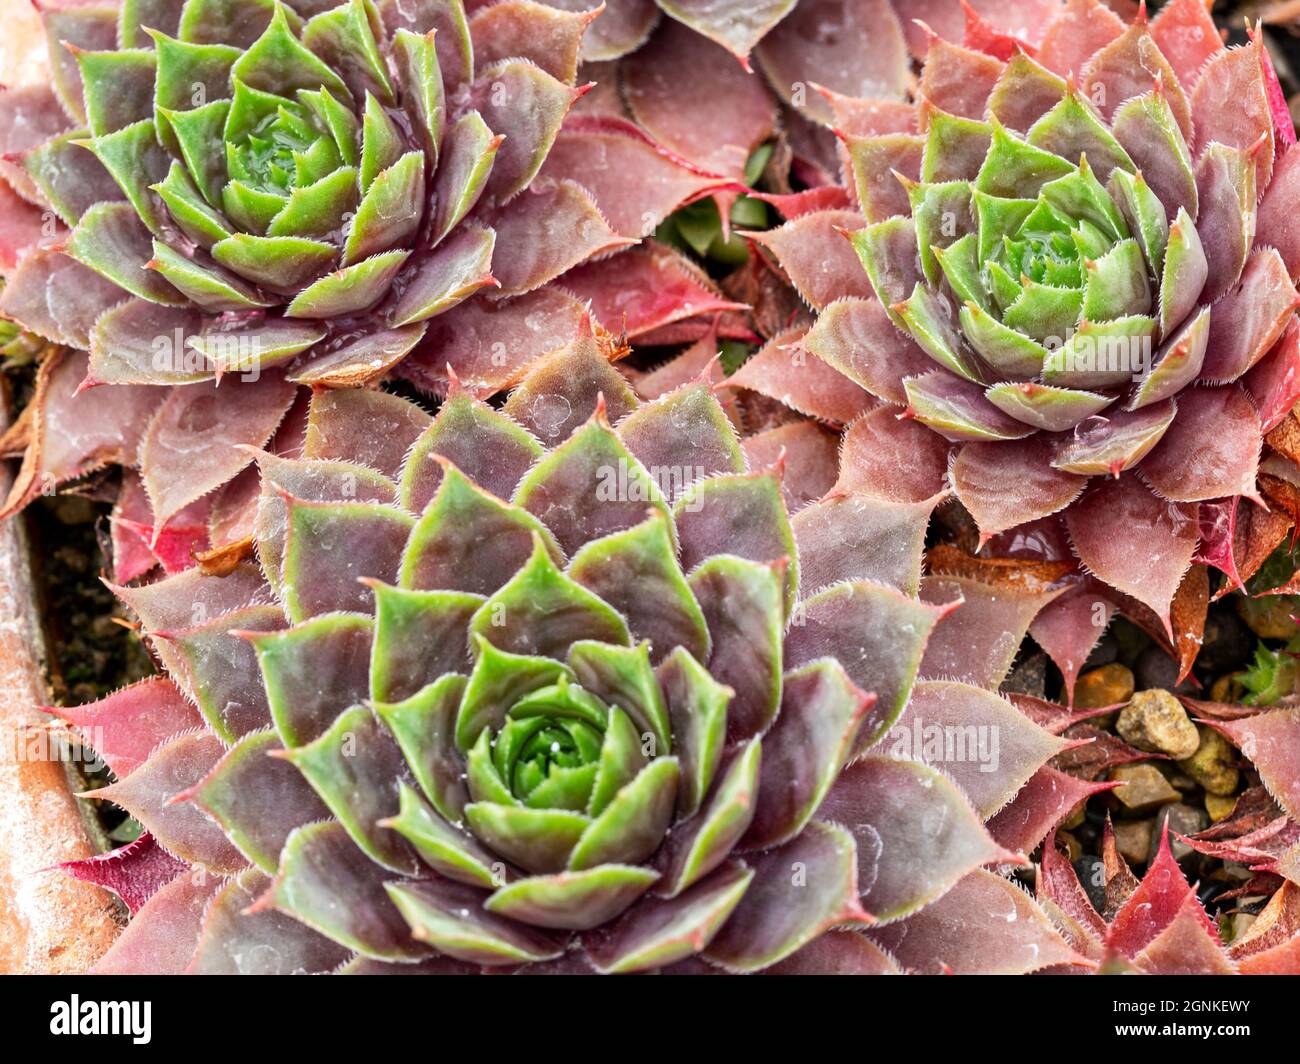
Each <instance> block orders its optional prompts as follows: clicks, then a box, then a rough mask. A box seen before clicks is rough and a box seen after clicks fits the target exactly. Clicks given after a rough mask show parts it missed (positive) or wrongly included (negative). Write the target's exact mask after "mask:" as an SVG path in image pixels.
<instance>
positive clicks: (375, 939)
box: [257, 820, 430, 962]
mask: <svg viewBox="0 0 1300 1064" xmlns="http://www.w3.org/2000/svg"><path fill="white" fill-rule="evenodd" d="M391 877H392V873H391V872H387V871H385V870H384V869H383V868H382V867H381V866H380V865H377V864H375V863H374V862H373V861H371V860H370V859H369V858H368V857H367V856H366V855H365V854H364V853H362V852H361V851H360V850H359V849H357V847H356V844H355V843H354V842H353V841H352V840H351V839H350V838H349V837H348V833H347V831H346V830H344V828H343V825H342V824H339V823H337V822H336V821H332V820H326V821H322V822H321V823H318V824H308V825H306V826H305V827H301V828H298V829H297V830H296V831H295V832H294V833H293V834H292V835H290V836H289V841H288V842H286V843H285V847H284V852H283V854H282V855H281V858H280V868H279V871H278V872H277V873H276V876H275V879H274V880H273V881H272V883H271V886H270V888H269V889H268V890H267V892H266V893H265V894H264V895H262V897H261V898H260V899H258V902H257V906H259V907H263V908H274V909H277V910H278V911H280V912H282V913H285V914H287V915H289V916H292V917H293V918H294V919H295V920H299V921H301V922H302V923H304V924H306V925H307V926H308V927H311V928H314V929H315V930H316V931H319V932H320V933H321V934H322V935H324V936H325V937H326V938H330V939H332V940H333V941H335V942H338V943H339V944H340V945H343V946H347V947H348V948H349V949H352V950H355V951H356V952H358V953H360V954H362V955H364V956H366V957H371V958H374V959H375V960H388V961H401V962H411V961H416V960H419V959H421V958H423V957H426V956H428V955H429V953H430V949H429V947H428V946H425V945H423V944H421V942H419V941H413V940H412V937H411V929H410V928H409V927H408V925H407V923H406V921H405V920H404V919H403V912H402V911H401V909H400V907H399V906H398V905H396V904H394V902H393V901H391V900H390V894H389V893H388V891H389V889H390V888H389V887H388V884H387V883H386V881H387V880H389V879H390V878H391Z"/></svg>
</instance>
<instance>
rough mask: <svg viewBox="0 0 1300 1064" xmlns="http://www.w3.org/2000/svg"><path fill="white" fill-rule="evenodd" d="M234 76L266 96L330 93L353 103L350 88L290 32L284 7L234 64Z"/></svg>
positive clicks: (280, 5)
mask: <svg viewBox="0 0 1300 1064" xmlns="http://www.w3.org/2000/svg"><path fill="white" fill-rule="evenodd" d="M232 73H233V75H234V76H235V77H236V78H238V79H239V80H240V81H242V82H244V83H246V84H247V85H250V86H252V87H253V88H255V89H262V90H263V91H264V92H274V93H279V94H281V95H287V94H289V93H291V92H294V91H296V90H298V89H319V88H326V89H329V91H330V92H331V93H333V94H334V95H336V96H339V97H342V98H345V99H351V94H350V93H349V92H348V87H347V86H346V85H345V84H344V83H343V81H342V79H340V78H339V76H338V75H337V74H336V73H334V71H333V70H331V69H330V68H329V67H328V66H327V65H326V64H325V63H323V62H322V61H321V60H320V58H318V57H317V56H316V55H315V54H314V53H313V52H312V51H311V50H310V49H309V48H307V47H306V46H305V45H304V44H303V43H302V42H301V41H300V40H299V39H298V38H297V37H296V36H294V33H293V30H292V29H290V27H289V23H288V21H287V18H286V15H285V7H284V5H283V4H280V3H277V4H276V5H275V14H274V15H273V16H272V18H271V23H270V25H269V26H267V27H266V30H265V32H264V33H263V34H262V36H260V37H259V38H258V39H257V40H256V41H254V42H253V44H252V46H251V47H250V48H249V49H248V50H247V51H246V52H245V53H244V55H243V57H242V58H240V59H239V61H238V62H236V63H235V65H234V68H233V70H232Z"/></svg>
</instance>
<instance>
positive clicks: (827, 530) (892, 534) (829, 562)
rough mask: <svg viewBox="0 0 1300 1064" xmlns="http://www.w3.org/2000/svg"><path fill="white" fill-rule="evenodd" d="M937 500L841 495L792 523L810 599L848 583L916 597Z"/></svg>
mask: <svg viewBox="0 0 1300 1064" xmlns="http://www.w3.org/2000/svg"><path fill="white" fill-rule="evenodd" d="M935 501H936V500H933V499H927V500H925V501H924V502H891V501H888V500H885V499H873V498H870V497H869V496H863V495H853V494H844V493H839V492H835V493H832V494H831V495H829V496H827V497H826V498H824V499H821V500H820V501H818V502H815V503H813V504H812V505H811V506H807V507H805V508H804V509H802V510H800V511H799V513H797V514H796V515H795V516H794V518H793V519H792V520H791V522H790V523H791V527H792V528H793V531H794V538H795V542H796V543H797V544H798V550H799V591H800V594H801V595H802V596H804V597H807V596H808V595H810V594H812V593H813V592H816V591H819V590H820V589H822V588H824V587H826V586H828V585H830V584H836V583H839V582H840V581H843V580H872V581H876V582H877V583H881V584H888V585H889V586H890V587H896V588H898V589H899V590H900V591H903V592H906V593H907V594H915V593H916V589H917V587H918V586H919V585H920V582H921V554H922V551H923V549H924V546H925V530H926V526H927V525H928V524H929V522H930V514H931V512H932V511H933V510H934V506H935Z"/></svg>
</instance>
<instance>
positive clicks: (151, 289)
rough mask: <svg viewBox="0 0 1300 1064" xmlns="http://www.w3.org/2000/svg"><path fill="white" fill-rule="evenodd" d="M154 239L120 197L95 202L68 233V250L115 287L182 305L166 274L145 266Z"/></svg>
mask: <svg viewBox="0 0 1300 1064" xmlns="http://www.w3.org/2000/svg"><path fill="white" fill-rule="evenodd" d="M152 246H153V243H152V239H151V238H150V236H149V230H148V229H146V228H145V227H144V224H143V223H142V222H141V221H140V216H139V215H138V214H136V212H135V208H134V207H132V206H131V205H130V204H129V203H123V202H121V201H118V202H111V203H96V204H95V205H94V206H93V207H91V208H90V209H89V210H88V211H86V213H85V214H83V215H82V216H81V221H80V222H78V223H77V227H76V228H75V229H74V230H73V231H72V234H71V236H69V237H68V244H67V253H68V254H69V255H70V256H71V257H72V258H74V259H76V260H77V261H78V262H80V263H81V264H82V265H84V266H89V267H90V268H91V269H92V270H94V271H95V272H96V273H98V274H99V275H100V276H102V277H107V278H108V279H109V280H110V281H112V282H113V283H114V284H116V285H117V286H118V287H120V288H123V289H125V290H126V291H128V292H130V293H131V294H132V295H135V296H139V297H140V298H141V299H147V300H149V302H151V303H162V304H164V305H166V306H173V307H174V306H184V305H185V298H184V297H183V296H182V295H181V294H180V293H179V292H177V291H176V289H175V288H173V287H172V286H171V285H170V284H168V283H167V280H166V278H164V277H163V276H162V275H160V274H158V273H155V272H154V271H152V270H150V269H147V265H148V263H149V259H150V256H151V249H152Z"/></svg>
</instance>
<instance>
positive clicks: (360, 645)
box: [248, 614, 375, 748]
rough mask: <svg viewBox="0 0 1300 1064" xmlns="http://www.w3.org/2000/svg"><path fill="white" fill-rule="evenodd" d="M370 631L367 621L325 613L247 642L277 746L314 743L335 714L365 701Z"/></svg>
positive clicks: (350, 615) (367, 684) (257, 636)
mask: <svg viewBox="0 0 1300 1064" xmlns="http://www.w3.org/2000/svg"><path fill="white" fill-rule="evenodd" d="M374 630H375V629H374V624H373V623H372V622H371V620H370V618H368V617H361V616H357V615H355V614H331V615H328V616H324V617H316V618H313V619H312V620H310V621H307V622H306V623H304V624H299V625H295V626H294V627H293V628H290V629H288V630H286V631H279V632H270V633H265V634H256V635H251V636H249V637H248V638H249V641H250V643H251V645H252V647H253V648H254V649H255V651H256V654H257V662H258V665H259V666H260V667H261V679H262V683H263V684H264V686H265V691H266V699H267V703H268V705H269V709H270V715H271V720H272V721H273V722H274V723H275V728H276V731H277V732H278V733H279V736H280V741H281V743H282V744H283V745H285V746H287V747H290V748H292V747H295V746H301V745H302V744H303V743H309V742H311V741H312V740H314V739H316V738H318V737H319V736H320V735H321V734H322V733H323V732H324V731H325V730H326V729H327V728H328V727H329V726H330V724H331V723H332V722H333V721H334V719H335V718H336V717H337V716H338V715H339V713H341V712H342V711H343V710H345V709H347V708H348V707H349V706H352V705H356V704H357V703H358V702H361V701H362V700H363V699H364V698H365V697H366V695H367V693H368V691H369V671H368V670H369V667H370V665H369V660H370V646H371V640H372V637H373V635H374Z"/></svg>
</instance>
